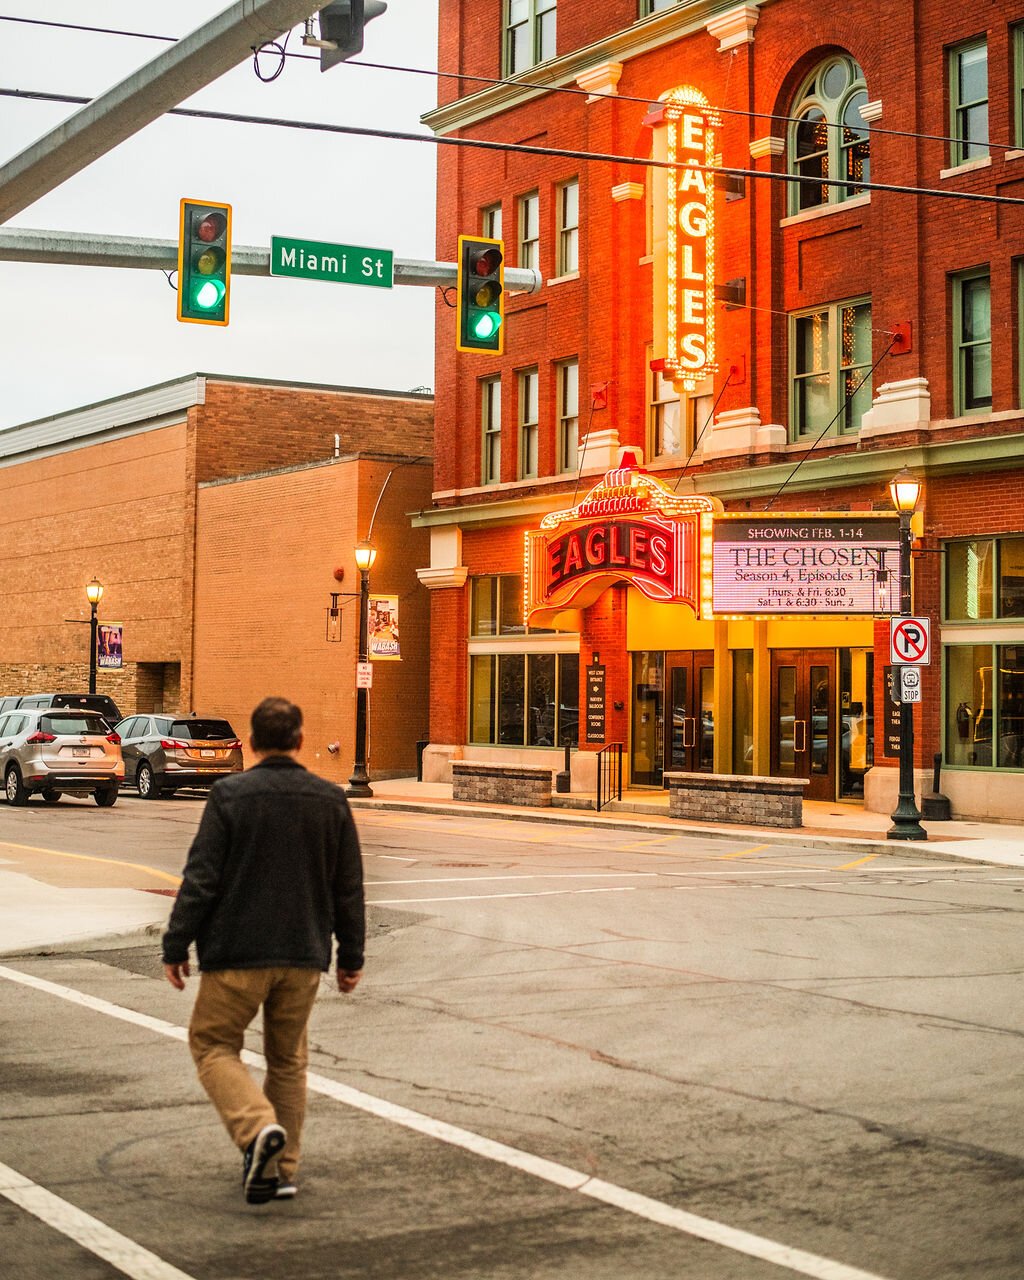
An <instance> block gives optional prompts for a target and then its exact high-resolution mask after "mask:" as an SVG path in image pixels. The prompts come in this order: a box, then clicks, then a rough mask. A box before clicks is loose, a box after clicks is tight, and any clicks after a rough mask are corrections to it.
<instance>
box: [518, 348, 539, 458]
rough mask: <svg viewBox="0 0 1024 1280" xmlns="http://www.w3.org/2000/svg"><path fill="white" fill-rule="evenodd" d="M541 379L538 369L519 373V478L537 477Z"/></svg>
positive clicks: (524, 370)
mask: <svg viewBox="0 0 1024 1280" xmlns="http://www.w3.org/2000/svg"><path fill="white" fill-rule="evenodd" d="M539 383H540V378H539V377H538V372H537V370H536V369H523V370H521V371H520V373H519V477H520V479H522V480H528V479H531V478H532V477H533V476H536V475H537V446H538V442H539V436H540V412H539V405H538V397H539Z"/></svg>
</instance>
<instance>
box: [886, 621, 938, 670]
mask: <svg viewBox="0 0 1024 1280" xmlns="http://www.w3.org/2000/svg"><path fill="white" fill-rule="evenodd" d="M931 647H932V644H931V619H930V618H890V619H889V661H890V662H892V663H894V664H895V665H896V666H910V667H927V666H929V665H930V663H931V660H932V653H931Z"/></svg>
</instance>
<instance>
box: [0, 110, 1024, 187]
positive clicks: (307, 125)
mask: <svg viewBox="0 0 1024 1280" xmlns="http://www.w3.org/2000/svg"><path fill="white" fill-rule="evenodd" d="M0 97H7V98H22V99H27V100H33V101H40V102H67V103H74V104H80V105H85V104H87V103H89V102H91V101H93V99H91V98H83V97H80V96H77V95H74V94H62V93H46V92H43V91H41V90H35V89H5V88H0ZM164 114H165V115H169V116H184V117H186V118H188V119H194V120H219V121H223V122H225V123H228V124H258V125H267V126H271V127H274V128H280V129H299V130H306V131H310V132H313V133H338V134H345V135H348V136H350V137H355V138H384V139H388V140H389V141H395V142H427V143H430V144H431V145H433V146H437V147H465V148H469V149H477V150H484V151H505V152H512V153H516V154H519V155H530V156H544V157H545V158H548V157H558V158H561V159H568V160H582V161H584V162H588V163H589V162H596V163H604V164H621V165H630V166H634V167H637V168H643V169H669V170H683V169H687V168H689V169H697V170H700V171H701V172H703V173H710V174H723V175H725V176H726V177H734V178H750V179H755V178H756V179H759V180H761V181H768V182H784V183H795V184H797V185H800V186H806V185H811V186H814V187H823V186H826V187H842V188H844V189H850V190H854V191H857V192H861V191H889V192H893V193H896V194H900V195H914V196H931V197H934V198H935V199H938V200H967V201H971V202H980V203H982V204H999V205H1024V198H1020V197H1017V196H1005V195H995V194H993V195H990V194H988V193H986V192H982V191H959V190H952V189H945V188H941V187H915V186H912V185H911V184H909V183H897V182H864V181H851V180H850V179H849V178H825V177H820V176H814V177H811V176H809V175H806V174H799V173H776V172H774V171H772V170H770V169H769V170H759V169H741V168H736V167H735V166H732V165H707V164H703V165H702V164H692V163H691V164H684V163H681V162H673V161H671V160H655V159H654V158H653V156H627V155H617V154H615V153H614V152H601V151H576V150H572V149H570V148H567V147H538V146H534V145H531V144H528V143H525V142H493V141H491V140H490V139H487V138H452V137H447V136H444V137H438V136H436V135H434V134H425V133H405V132H402V131H400V130H397V129H368V128H365V127H363V126H359V125H348V124H326V123H323V122H321V121H318V120H290V119H286V118H282V117H274V116H254V115H249V114H246V113H243V112H238V111H204V110H202V109H200V108H198V107H171V108H170V109H169V110H168V111H166V112H165V113H164Z"/></svg>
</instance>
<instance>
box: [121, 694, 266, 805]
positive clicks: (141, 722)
mask: <svg viewBox="0 0 1024 1280" xmlns="http://www.w3.org/2000/svg"><path fill="white" fill-rule="evenodd" d="M117 733H118V736H119V737H120V739H121V751H122V753H123V755H124V774H125V781H126V782H128V783H134V784H135V786H136V788H137V789H138V792H139V795H140V796H141V797H142V798H143V800H158V799H159V798H160V796H163V795H168V796H169V795H173V794H174V792H175V791H176V790H177V789H178V788H179V787H190V788H191V787H200V788H203V789H207V788H209V787H210V786H212V785H213V783H215V782H216V781H217V779H218V778H223V777H224V775H225V774H228V773H241V771H242V767H243V765H242V744H241V742H240V740H239V738H238V735H237V734H236V733H235V731H234V729H232V727H231V725H230V724H229V723H228V721H227V720H220V719H217V718H215V717H213V716H167V715H160V714H156V715H145V716H129V717H128V718H127V719H125V720H122V721H121V722H120V723H119V724H118V725H117Z"/></svg>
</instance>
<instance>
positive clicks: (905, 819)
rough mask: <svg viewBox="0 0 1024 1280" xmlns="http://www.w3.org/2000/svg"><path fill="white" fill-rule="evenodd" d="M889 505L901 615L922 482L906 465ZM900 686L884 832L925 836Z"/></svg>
mask: <svg viewBox="0 0 1024 1280" xmlns="http://www.w3.org/2000/svg"><path fill="white" fill-rule="evenodd" d="M889 495H890V497H891V498H892V505H893V506H894V507H895V508H896V510H897V511H898V512H899V517H900V616H901V617H904V618H909V617H910V615H911V600H910V543H911V537H910V521H911V518H912V517H913V514H914V512H915V510H916V509H917V503H918V499H919V498H920V496H921V482H920V480H918V479H917V477H916V476H914V475H912V474H911V473H910V472H909V471H908V470H907V468H906V467H904V468H903V470H902V471H900V472H898V473H897V474H896V475H895V476H893V478H892V480H890V481H889ZM902 696H903V695H902V682H901V689H900V791H899V799H898V800H897V802H896V808H895V810H894V811H893V813H892V815H891V816H892V826H891V827H890V828H889V830H888V831H887V832H886V836H887V838H888V839H890V840H927V839H928V832H927V831H925V829H924V827H922V826H921V814H920V811H919V810H918V807H917V804H916V802H915V800H914V709H913V705H914V704H913V703H911V702H904V701H903V700H902Z"/></svg>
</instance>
